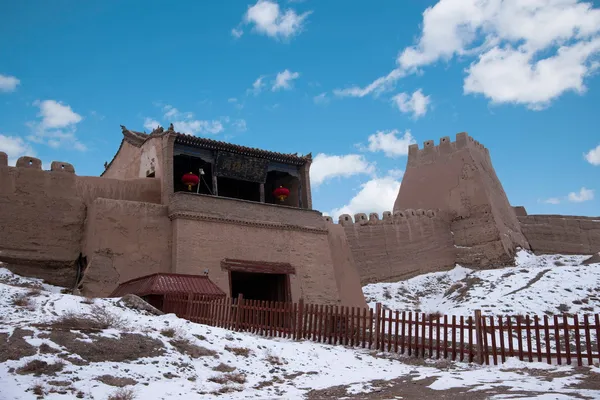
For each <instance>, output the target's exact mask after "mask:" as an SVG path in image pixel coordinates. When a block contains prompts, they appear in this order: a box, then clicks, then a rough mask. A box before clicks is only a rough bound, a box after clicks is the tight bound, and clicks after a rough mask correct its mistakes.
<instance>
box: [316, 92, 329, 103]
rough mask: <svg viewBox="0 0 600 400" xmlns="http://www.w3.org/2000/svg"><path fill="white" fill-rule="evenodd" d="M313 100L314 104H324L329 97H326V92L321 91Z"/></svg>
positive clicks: (327, 101)
mask: <svg viewBox="0 0 600 400" xmlns="http://www.w3.org/2000/svg"><path fill="white" fill-rule="evenodd" d="M313 101H314V102H315V104H319V105H325V104H327V103H329V97H327V93H325V92H323V93H321V94H318V95H316V96H315V97H313Z"/></svg>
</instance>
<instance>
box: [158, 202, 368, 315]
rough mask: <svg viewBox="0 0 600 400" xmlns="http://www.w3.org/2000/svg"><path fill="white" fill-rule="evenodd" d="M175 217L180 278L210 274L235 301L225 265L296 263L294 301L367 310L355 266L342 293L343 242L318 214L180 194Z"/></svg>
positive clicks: (175, 252)
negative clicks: (339, 280) (228, 260)
mask: <svg viewBox="0 0 600 400" xmlns="http://www.w3.org/2000/svg"><path fill="white" fill-rule="evenodd" d="M169 216H170V218H171V219H172V228H173V260H172V265H175V266H176V267H175V268H176V271H175V272H176V273H182V274H202V273H203V272H204V270H205V269H208V270H209V273H208V276H209V278H210V279H211V280H212V281H213V282H215V284H217V285H218V286H219V287H220V288H221V289H222V290H223V291H224V292H225V293H227V294H228V295H231V293H230V287H229V274H228V271H227V270H224V269H222V268H221V261H222V260H223V259H225V258H231V259H242V260H249V261H266V262H284V263H290V264H291V265H292V266H293V267H294V268H295V270H296V273H295V274H294V275H291V276H290V284H291V292H292V300H293V301H298V300H299V299H300V298H303V299H304V301H305V302H310V303H319V304H339V303H340V302H341V301H342V300H345V301H348V302H350V304H349V305H357V304H361V303H362V306H366V303H365V302H364V297H363V296H362V290H361V288H360V285H356V284H355V283H352V282H353V278H352V277H351V276H350V274H352V273H353V272H352V269H351V268H354V266H353V265H346V266H345V267H346V268H348V270H347V272H346V274H347V275H345V274H341V273H340V272H341V271H338V273H339V275H340V276H342V275H345V276H342V279H343V280H344V282H346V283H347V284H348V286H347V287H345V288H344V289H342V290H340V289H338V285H337V284H336V271H335V270H336V269H338V268H341V266H340V264H339V263H340V262H342V258H341V257H340V255H339V253H338V251H339V252H341V251H343V250H335V253H332V250H331V247H330V241H332V242H333V244H334V246H335V245H336V237H337V238H338V240H341V239H340V238H339V236H337V234H336V232H335V231H334V232H333V233H331V235H330V233H329V232H330V231H329V229H328V228H327V224H326V221H324V220H323V218H322V216H321V214H320V213H318V212H315V211H310V210H302V209H296V208H287V207H282V206H275V205H270V204H261V203H254V202H246V201H243V200H237V199H227V198H219V199H215V198H214V197H211V196H201V195H193V194H188V193H181V192H178V193H175V194H174V195H173V197H172V203H171V207H170V209H169ZM281 221H286V222H285V223H282V222H281ZM338 234H339V232H338ZM338 244H339V245H340V246H343V242H338ZM334 259H335V260H334ZM343 261H347V260H343ZM334 265H337V266H338V267H335V266H334ZM354 274H356V271H355V270H354ZM356 281H358V277H356V276H355V278H354V282H356ZM342 293H343V294H342ZM361 297H362V299H361Z"/></svg>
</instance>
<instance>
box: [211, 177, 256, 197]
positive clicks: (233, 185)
mask: <svg viewBox="0 0 600 400" xmlns="http://www.w3.org/2000/svg"><path fill="white" fill-rule="evenodd" d="M217 187H218V188H219V196H221V197H231V198H234V199H241V200H249V201H260V184H259V183H256V182H247V181H241V180H237V179H231V178H224V177H219V178H218V180H217Z"/></svg>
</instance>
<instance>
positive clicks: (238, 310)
mask: <svg viewBox="0 0 600 400" xmlns="http://www.w3.org/2000/svg"><path fill="white" fill-rule="evenodd" d="M242 305H244V295H243V294H242V293H240V294H238V298H237V307H236V313H235V330H236V331H239V330H240V329H239V328H240V321H241V319H242Z"/></svg>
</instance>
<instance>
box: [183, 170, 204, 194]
mask: <svg viewBox="0 0 600 400" xmlns="http://www.w3.org/2000/svg"><path fill="white" fill-rule="evenodd" d="M181 182H183V184H184V185H186V186H187V187H188V190H189V191H191V190H192V186H196V185H197V184H198V183H200V178H198V175H194V174H192V173H191V172H188V173H187V174H184V175H183V177H181Z"/></svg>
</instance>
